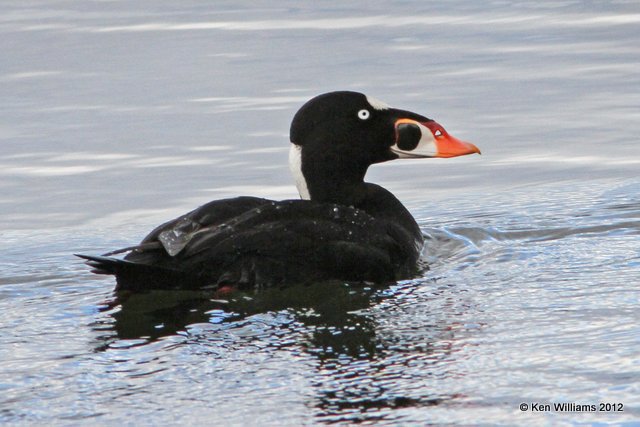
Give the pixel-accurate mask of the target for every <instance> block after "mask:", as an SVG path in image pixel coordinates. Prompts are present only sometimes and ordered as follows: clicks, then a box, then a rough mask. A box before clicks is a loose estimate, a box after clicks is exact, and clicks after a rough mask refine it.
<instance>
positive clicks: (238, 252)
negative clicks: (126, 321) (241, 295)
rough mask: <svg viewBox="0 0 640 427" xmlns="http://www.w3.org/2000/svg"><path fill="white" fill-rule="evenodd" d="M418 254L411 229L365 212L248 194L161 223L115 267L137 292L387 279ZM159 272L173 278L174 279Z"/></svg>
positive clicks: (124, 282) (127, 285) (123, 284)
mask: <svg viewBox="0 0 640 427" xmlns="http://www.w3.org/2000/svg"><path fill="white" fill-rule="evenodd" d="M417 255H418V246H417V244H416V242H415V238H414V237H413V236H411V235H410V233H408V232H407V231H405V230H404V229H402V228H401V227H399V226H396V225H395V224H393V223H390V222H388V221H382V220H376V219H375V218H373V217H371V216H370V215H368V214H367V213H365V212H364V211H362V210H358V209H355V208H350V207H346V206H340V205H331V204H324V203H322V204H320V203H314V202H310V201H303V200H287V201H281V202H275V201H270V200H265V199H258V198H249V197H247V198H238V199H230V200H220V201H215V202H211V203H209V204H207V205H204V206H202V207H200V208H198V209H196V210H195V211H192V212H190V213H188V214H187V215H184V216H182V217H179V218H176V219H175V220H173V221H170V222H167V223H165V224H163V225H161V226H160V227H158V228H156V229H155V230H153V231H152V232H151V233H150V234H149V235H148V236H147V237H146V238H145V239H144V240H143V241H142V243H141V244H140V245H139V246H138V247H136V249H135V250H133V251H132V252H130V253H129V254H128V255H127V256H126V257H125V261H127V262H128V264H127V267H128V270H129V272H128V273H126V274H125V273H120V272H119V271H118V268H117V267H115V266H114V268H112V269H111V270H112V271H113V270H115V274H116V275H117V276H118V279H119V280H118V283H119V285H120V287H121V288H136V289H140V288H145V287H146V288H150V287H154V288H157V287H162V288H165V287H179V288H186V287H188V288H201V287H205V286H217V285H219V284H221V283H230V284H240V285H245V286H249V285H270V284H279V283H294V282H309V281H317V280H326V279H340V280H358V281H362V280H365V281H372V282H384V281H390V280H394V279H397V278H398V274H399V271H401V270H402V267H403V266H404V265H407V264H413V263H414V262H415V260H416V258H417ZM103 262H104V261H103ZM132 264H140V265H143V266H144V267H141V269H144V270H145V273H144V274H143V275H142V276H144V275H145V274H147V273H148V270H149V269H150V268H151V269H153V267H157V268H158V271H159V272H160V273H159V274H158V275H149V278H150V279H153V280H154V281H155V282H154V283H147V284H141V283H139V281H140V279H141V275H140V274H136V275H133V274H132V273H131V268H130V267H131V265H132ZM94 267H95V265H94ZM103 270H106V269H105V268H103ZM174 272H178V273H180V274H174ZM125 276H128V277H129V278H130V279H131V280H127V278H126V277H125ZM151 276H154V277H151ZM155 276H161V277H167V278H169V279H168V283H165V282H167V281H163V280H160V281H158V277H155ZM176 277H181V278H182V280H178V279H176ZM134 279H135V280H134ZM132 281H135V282H137V283H130V282H132Z"/></svg>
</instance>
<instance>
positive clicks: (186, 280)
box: [74, 254, 202, 291]
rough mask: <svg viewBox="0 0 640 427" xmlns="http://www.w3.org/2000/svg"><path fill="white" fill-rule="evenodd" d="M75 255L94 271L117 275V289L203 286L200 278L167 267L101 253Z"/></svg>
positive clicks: (193, 287) (194, 287) (192, 287)
mask: <svg viewBox="0 0 640 427" xmlns="http://www.w3.org/2000/svg"><path fill="white" fill-rule="evenodd" d="M74 255H75V256H77V257H79V258H82V259H84V260H85V261H86V263H87V265H89V266H90V267H91V268H92V270H91V271H92V272H94V273H96V274H112V275H114V276H116V279H117V283H118V286H117V287H116V290H138V291H140V290H148V289H196V288H198V287H200V286H202V283H200V280H201V279H200V278H198V277H193V275H190V274H188V273H185V272H183V271H178V270H174V269H170V268H167V267H162V266H157V265H149V264H141V263H136V262H132V261H127V260H123V259H118V258H112V257H107V256H101V255H83V254H74Z"/></svg>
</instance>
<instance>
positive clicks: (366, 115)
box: [358, 110, 371, 120]
mask: <svg viewBox="0 0 640 427" xmlns="http://www.w3.org/2000/svg"><path fill="white" fill-rule="evenodd" d="M370 116H371V113H370V112H369V110H360V111H358V118H359V119H360V120H367V119H368V118H369V117H370Z"/></svg>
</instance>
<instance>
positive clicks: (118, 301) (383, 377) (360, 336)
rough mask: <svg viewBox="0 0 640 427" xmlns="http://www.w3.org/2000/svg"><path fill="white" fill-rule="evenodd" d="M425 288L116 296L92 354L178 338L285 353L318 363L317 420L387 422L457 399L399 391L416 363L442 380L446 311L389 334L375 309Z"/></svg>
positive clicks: (447, 345)
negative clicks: (406, 410)
mask: <svg viewBox="0 0 640 427" xmlns="http://www.w3.org/2000/svg"><path fill="white" fill-rule="evenodd" d="M421 285H425V283H419V282H407V283H405V284H404V285H403V284H393V285H389V286H378V287H375V288H373V287H367V286H361V285H350V284H345V283H338V282H324V283H316V284H311V285H300V286H294V287H287V288H283V289H268V290H263V291H260V292H245V293H236V294H233V295H232V296H230V297H226V298H224V299H223V297H221V296H220V295H216V294H213V293H211V292H193V291H151V292H148V293H134V294H132V293H119V294H116V295H114V297H113V299H112V300H110V301H109V302H108V303H107V304H105V306H104V307H103V309H102V311H103V313H105V314H107V316H106V317H103V318H102V320H101V321H100V322H96V323H95V324H94V325H93V328H94V329H95V330H98V331H100V333H101V337H100V338H99V339H98V342H97V343H96V345H95V346H94V347H95V350H96V351H97V352H113V351H115V352H122V351H123V350H126V349H127V348H131V347H139V346H145V345H147V344H150V343H152V342H158V341H161V340H162V339H163V338H164V337H169V336H176V337H183V338H184V344H185V345H196V346H205V347H207V348H212V347H215V348H213V353H214V354H216V355H220V353H224V352H225V351H228V350H230V349H234V350H236V351H237V350H238V349H239V351H241V352H248V351H256V350H255V349H256V348H258V349H260V350H259V351H265V352H266V353H268V354H273V352H274V351H288V352H292V353H295V354H298V355H300V357H306V358H309V359H310V360H312V361H313V366H315V369H314V370H311V371H310V372H308V377H309V378H310V381H311V383H312V385H313V389H314V390H315V397H313V399H312V402H310V405H312V406H313V407H315V408H316V411H315V412H316V415H317V416H318V418H319V420H321V421H324V422H336V421H341V420H343V421H344V420H351V421H357V420H360V421H362V420H370V421H372V420H378V419H383V418H384V419H387V418H388V417H390V416H392V412H391V411H392V410H393V409H394V408H400V407H410V406H411V407H413V406H416V407H424V406H432V405H438V404H439V403H441V402H443V401H445V400H449V399H452V398H455V396H454V395H451V396H444V395H433V394H432V393H431V391H430V390H429V389H428V388H424V387H423V384H421V383H420V381H417V382H416V388H415V389H414V390H412V389H407V390H399V389H398V387H397V380H398V379H400V378H404V377H406V376H407V375H409V376H411V375H412V373H411V372H412V371H413V370H415V369H416V367H417V366H421V365H422V366H423V367H424V368H425V369H430V370H432V372H431V374H432V375H434V376H438V375H442V372H440V373H438V366H437V365H438V362H439V361H440V360H444V359H446V358H447V357H448V356H449V355H450V353H451V348H452V339H453V338H454V337H453V332H452V328H451V324H452V321H451V320H450V319H449V318H448V317H447V316H443V313H442V312H441V311H439V312H438V313H437V314H434V316H437V320H435V319H430V321H428V322H427V326H420V325H419V324H417V325H413V327H410V328H409V329H408V330H407V331H402V330H399V331H398V330H389V329H388V328H387V326H388V318H386V317H385V316H384V315H383V316H380V313H379V312H378V311H379V309H380V308H381V307H383V310H384V311H385V312H387V313H391V314H393V313H394V305H395V304H397V303H398V301H397V300H398V299H400V300H406V299H407V298H410V295H409V294H410V293H411V292H412V291H411V289H414V288H415V287H416V286H421ZM405 302H406V301H405ZM422 316H423V317H424V316H425V314H424V313H423V314H422ZM414 327H417V328H418V329H417V330H416V329H415V328H414ZM230 331H234V333H233V335H234V336H233V338H231V339H230V338H229V332H230ZM443 339H444V341H446V342H440V341H442V340H443ZM169 342H170V343H171V344H170V345H172V346H173V345H176V344H175V340H170V341H169ZM225 347H226V348H225ZM419 375H420V376H425V375H426V376H429V374H427V373H425V372H421V373H420V374H419Z"/></svg>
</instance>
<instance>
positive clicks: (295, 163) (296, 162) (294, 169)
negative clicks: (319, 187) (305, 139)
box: [289, 144, 311, 200]
mask: <svg viewBox="0 0 640 427" xmlns="http://www.w3.org/2000/svg"><path fill="white" fill-rule="evenodd" d="M289 169H290V170H291V173H292V174H293V179H295V181H296V188H297V189H298V194H300V198H301V199H303V200H311V195H310V194H309V188H307V180H306V179H304V175H303V174H302V147H301V146H299V145H296V144H291V148H290V149H289Z"/></svg>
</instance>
